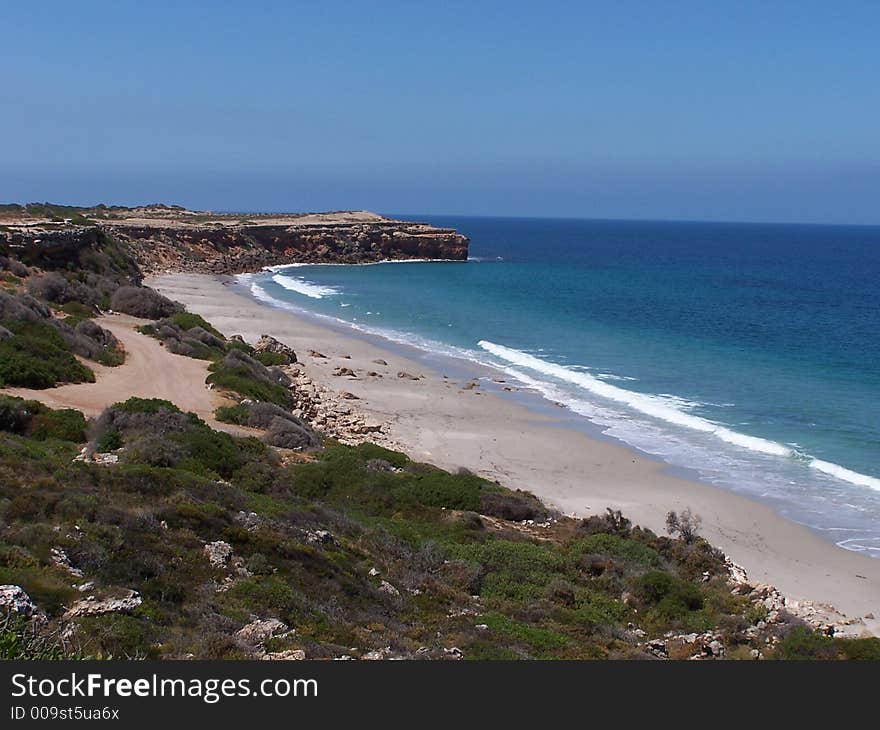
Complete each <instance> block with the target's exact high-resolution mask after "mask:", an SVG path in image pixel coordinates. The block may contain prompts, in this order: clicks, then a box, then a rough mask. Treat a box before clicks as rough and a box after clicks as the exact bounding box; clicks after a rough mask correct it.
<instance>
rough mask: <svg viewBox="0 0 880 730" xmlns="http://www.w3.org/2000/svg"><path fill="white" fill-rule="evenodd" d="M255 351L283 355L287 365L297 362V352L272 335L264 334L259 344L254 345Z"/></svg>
mask: <svg viewBox="0 0 880 730" xmlns="http://www.w3.org/2000/svg"><path fill="white" fill-rule="evenodd" d="M254 352H271V353H272V354H274V355H281V356H282V357H283V358H284V364H285V365H290V364H291V363H295V362H296V353H295V352H294V351H293V350H292V349H291V348H289V347H288V346H287V345H285V344H284V343H283V342H279V341H278V340H276V339H275V338H274V337H272V336H271V335H263V336H262V337H260V339H259V340H258V341H257V344H256V345H254Z"/></svg>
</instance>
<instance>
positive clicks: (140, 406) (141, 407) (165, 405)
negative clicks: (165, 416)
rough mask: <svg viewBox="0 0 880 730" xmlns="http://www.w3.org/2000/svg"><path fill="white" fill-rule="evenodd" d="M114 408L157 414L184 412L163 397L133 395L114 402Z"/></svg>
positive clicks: (122, 410)
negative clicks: (162, 412) (124, 399)
mask: <svg viewBox="0 0 880 730" xmlns="http://www.w3.org/2000/svg"><path fill="white" fill-rule="evenodd" d="M113 409H114V410H117V411H121V412H122V413H148V414H156V413H159V412H160V411H169V412H170V413H182V411H181V410H180V409H179V408H178V407H177V406H176V405H174V404H173V403H172V402H171V401H168V400H163V399H162V398H136V397H132V398H129V399H128V400H126V401H122V402H120V403H114V404H113Z"/></svg>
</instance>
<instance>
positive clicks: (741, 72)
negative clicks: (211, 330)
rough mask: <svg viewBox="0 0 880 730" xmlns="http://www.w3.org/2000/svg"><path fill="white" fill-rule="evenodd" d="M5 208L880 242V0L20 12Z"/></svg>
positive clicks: (5, 157) (2, 122)
mask: <svg viewBox="0 0 880 730" xmlns="http://www.w3.org/2000/svg"><path fill="white" fill-rule="evenodd" d="M3 27H4V38H3V43H2V44H0V71H2V75H3V83H2V87H0V88H2V91H0V99H2V107H0V133H2V138H3V140H4V144H3V154H2V158H0V200H5V201H9V200H16V201H26V200H52V201H59V202H68V203H78V204H91V203H95V202H107V203H123V204H134V203H142V202H154V201H163V202H175V203H180V204H183V205H187V206H190V207H196V208H210V209H215V210H224V209H234V210H290V211H296V210H324V209H340V208H369V209H373V210H378V211H381V212H392V213H457V214H471V215H480V214H486V215H493V214H494V215H535V216H575V217H601V218H657V219H715V220H756V221H762V220H770V221H805V222H852V223H880V83H878V79H880V45H878V44H880V41H878V35H877V34H878V30H880V3H876V2H845V1H844V2H834V3H829V2H810V1H809V0H803V1H801V2H730V3H720V2H710V1H708V0H707V1H706V2H687V1H684V0H682V1H678V2H661V1H660V0H655V1H653V2H627V1H626V0H622V1H620V2H613V3H612V2H602V3H598V2H597V3H590V2H572V3H565V2H541V3H538V2H530V3H526V2H515V1H513V0H507V1H506V2H480V1H479V0H472V1H471V2H446V3H440V2H431V3H428V2H416V1H415V0H411V1H410V2H390V1H386V2H347V3H343V2H331V1H330V0H325V1H324V2H321V3H317V2H309V3H299V2H252V3H243V2H238V3H223V2H217V3H204V2H202V3H195V2H162V1H158V0H153V1H151V2H149V3H144V2H125V1H124V0H123V1H120V2H112V3H111V2H88V0H81V1H80V2H75V3H74V2H53V1H51V0H50V1H47V0H44V1H43V2H40V3H30V2H27V3H25V2H7V3H4V9H3Z"/></svg>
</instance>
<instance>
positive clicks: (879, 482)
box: [477, 340, 880, 491]
mask: <svg viewBox="0 0 880 730" xmlns="http://www.w3.org/2000/svg"><path fill="white" fill-rule="evenodd" d="M477 344H478V345H479V346H480V347H481V348H483V349H484V350H486V351H487V352H489V353H491V354H492V355H495V356H496V357H499V358H501V359H502V360H506V361H507V362H509V363H512V364H514V365H517V366H519V367H525V368H528V369H529V370H533V371H535V372H539V373H542V374H544V375H549V376H551V377H554V378H557V379H559V380H563V381H565V382H568V383H572V384H574V385H577V386H578V387H580V388H583V389H585V390H588V391H590V392H591V393H594V394H595V395H598V396H600V397H602V398H606V399H608V400H611V401H615V402H617V403H623V404H624V405H626V406H629V407H630V408H632V409H633V410H635V411H638V412H639V413H643V414H644V415H647V416H651V417H652V418H657V419H659V420H662V421H666V422H667V423H671V424H674V425H676V426H682V427H684V428H689V429H692V430H694V431H700V432H702V433H707V434H711V435H713V436H715V437H716V438H718V439H720V440H721V441H724V442H726V443H729V444H733V445H735V446H739V447H741V448H744V449H748V450H750V451H755V452H758V453H762V454H767V455H770V456H781V457H786V458H803V455H802V454H799V453H798V452H797V451H795V450H794V449H792V448H790V447H788V446H785V445H783V444H780V443H777V442H775V441H770V440H768V439H763V438H759V437H757V436H749V435H748V434H744V433H740V432H738V431H734V430H732V429H729V428H727V427H725V426H720V425H718V424H717V423H713V422H712V421H709V420H707V419H705V418H701V417H700V416H695V415H693V414H690V413H686V412H684V411H682V410H680V409H679V408H676V407H675V405H673V403H674V401H670V400H668V399H663V398H659V397H657V396H653V395H647V394H644V393H636V392H633V391H631V390H626V389H625V388H619V387H617V386H616V385H612V384H610V383H607V382H604V381H602V380H599V379H598V378H595V377H593V376H592V375H590V374H589V373H585V372H582V371H576V370H572V369H570V368H567V367H565V366H563V365H557V364H556V363H552V362H547V361H546V360H541V359H540V358H537V357H535V356H534V355H530V354H528V353H526V352H522V351H520V350H514V349H513V348H510V347H505V346H504V345H499V344H496V343H494V342H490V341H488V340H480V342H479V343H477ZM806 461H807V463H808V465H809V466H810V467H811V468H813V469H815V470H817V471H820V472H822V473H824V474H827V475H828V476H832V477H834V478H836V479H840V480H843V481H846V482H849V483H851V484H857V485H859V486H863V487H869V488H871V489H875V490H878V491H880V479H877V478H876V477H872V476H869V475H867V474H861V473H859V472H855V471H852V470H851V469H847V468H846V467H843V466H840V465H838V464H834V463H831V462H827V461H822V460H821V459H815V458H812V457H807V458H806Z"/></svg>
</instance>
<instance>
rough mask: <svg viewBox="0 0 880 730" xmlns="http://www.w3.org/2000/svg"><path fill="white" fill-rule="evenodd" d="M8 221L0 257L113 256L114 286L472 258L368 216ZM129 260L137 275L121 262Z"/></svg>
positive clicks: (45, 264)
mask: <svg viewBox="0 0 880 730" xmlns="http://www.w3.org/2000/svg"><path fill="white" fill-rule="evenodd" d="M4 223H6V221H5V220H4ZM8 223H9V225H6V226H5V228H6V230H4V231H0V255H3V256H9V257H12V258H14V259H16V260H17V261H21V262H24V263H25V264H30V265H33V266H38V267H40V268H42V269H46V270H64V269H67V268H70V267H71V266H72V267H74V268H85V269H91V268H94V266H95V260H96V253H97V252H100V251H102V250H104V249H109V248H113V249H116V251H115V252H114V255H112V256H109V257H104V259H106V260H104V259H101V261H100V264H101V269H102V270H103V269H109V268H113V269H118V271H114V273H115V274H116V275H117V276H116V278H117V279H119V278H123V277H124V278H125V279H127V283H135V284H137V283H139V278H140V276H141V274H155V273H165V272H169V271H187V272H196V273H209V274H239V273H245V272H250V271H259V270H260V269H261V268H263V267H265V266H274V265H281V264H290V263H300V262H307V263H352V264H354V263H369V262H375V261H383V260H388V259H391V260H395V259H410V258H414V259H447V260H457V261H463V260H465V259H466V258H467V252H468V239H467V238H466V237H465V236H463V235H461V234H460V233H458V232H456V231H454V230H452V229H450V228H436V227H434V226H431V225H428V224H425V223H411V222H408V221H399V220H393V219H390V218H383V217H382V216H378V215H375V214H373V213H368V212H366V211H355V212H339V213H323V214H308V215H272V216H266V215H262V216H251V218H250V219H248V218H242V217H241V216H238V215H226V214H223V215H214V214H209V213H195V212H193V211H187V210H183V209H179V208H167V207H162V208H159V207H156V208H150V209H125V210H118V211H116V212H115V214H114V215H113V216H112V217H105V218H104V219H102V220H95V221H94V225H73V224H70V223H66V222H65V223H52V222H48V221H38V220H32V219H26V220H24V219H23V220H21V221H16V220H9V221H8ZM120 245H121V247H122V248H124V249H125V251H124V254H125V256H123V257H122V258H120V256H119V255H118V253H119V252H118V248H119V246H120ZM128 256H131V257H133V260H134V261H136V263H137V267H136V268H135V267H133V266H131V265H130V262H128V261H124V260H122V259H124V258H127V257H128ZM99 258H100V257H99ZM137 268H139V269H140V271H137V270H136V269H137ZM102 273H103V271H102Z"/></svg>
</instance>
